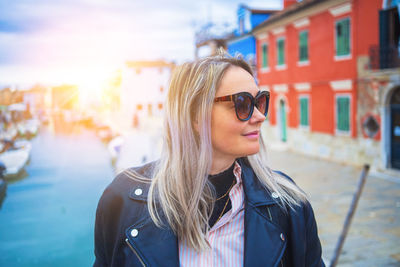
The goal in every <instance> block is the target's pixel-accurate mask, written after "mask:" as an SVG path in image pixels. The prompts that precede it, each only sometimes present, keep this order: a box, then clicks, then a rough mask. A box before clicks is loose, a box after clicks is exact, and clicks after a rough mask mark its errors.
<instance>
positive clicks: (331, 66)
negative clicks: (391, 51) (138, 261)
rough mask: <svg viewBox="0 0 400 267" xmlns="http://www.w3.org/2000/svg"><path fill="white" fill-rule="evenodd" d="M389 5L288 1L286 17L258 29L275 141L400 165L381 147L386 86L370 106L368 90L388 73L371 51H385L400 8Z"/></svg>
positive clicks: (347, 158)
mask: <svg viewBox="0 0 400 267" xmlns="http://www.w3.org/2000/svg"><path fill="white" fill-rule="evenodd" d="M384 2H385V3H386V5H387V6H384V5H383V1H382V0H368V1H365V0H304V1H301V2H296V1H288V0H284V9H283V10H282V11H281V12H278V13H276V14H274V15H273V16H271V17H270V18H269V19H267V20H266V21H264V22H263V23H262V24H260V25H259V26H258V27H256V28H255V29H254V30H253V34H254V36H255V37H256V47H257V50H256V51H257V52H256V53H257V72H258V81H259V85H260V87H261V88H264V89H266V90H269V91H270V92H271V99H270V110H269V115H268V120H269V125H268V126H267V127H265V131H266V138H267V143H268V142H276V141H277V142H280V143H281V144H282V145H284V146H288V147H289V148H291V149H294V150H297V151H299V152H302V153H305V154H310V155H316V156H319V157H323V158H329V159H333V160H337V161H342V162H352V163H355V164H363V163H370V164H372V165H373V167H376V168H378V169H385V168H391V167H392V168H400V165H399V166H398V167H396V166H392V165H391V164H390V159H388V155H387V151H386V150H387V147H386V148H383V143H382V142H381V141H382V140H381V136H382V135H383V133H382V131H383V129H384V128H383V126H382V125H381V121H382V120H381V118H382V116H384V114H382V112H381V110H382V107H381V104H380V103H381V102H382V101H383V100H382V101H380V99H379V95H380V93H379V89H378V91H377V92H376V94H377V96H376V99H374V96H373V95H372V96H371V97H372V98H373V101H372V102H371V101H370V102H367V103H366V102H365V98H367V97H368V96H367V95H365V91H366V90H367V89H368V88H370V87H371V86H373V83H374V82H376V78H373V77H372V76H374V75H375V76H376V75H378V74H377V73H382V70H380V68H379V67H378V70H373V68H372V63H373V62H372V61H373V59H372V56H371V51H372V50H371V49H372V48H373V47H379V45H381V47H380V48H379V49H381V50H380V51H382V48H383V47H382V44H383V41H382V40H383V39H384V37H385V36H384V35H382V23H383V17H384V16H383V15H382V13H385V10H387V9H390V8H392V7H391V6H390V1H384ZM382 7H383V9H382ZM396 9H397V8H396ZM380 14H381V15H380ZM380 18H381V19H380ZM393 23H394V24H395V26H396V27H398V26H397V25H398V23H399V19H398V17H397V21H393ZM380 25H381V26H380ZM380 27H381V31H380ZM392 28H393V27H392ZM397 34H398V33H397ZM397 40H398V36H397ZM396 45H397V44H396ZM378 54H379V53H378ZM381 54H382V53H381ZM395 56H396V57H398V53H397V54H396V55H395ZM378 60H379V59H378ZM398 66H399V65H394V66H392V67H391V70H392V71H393V73H394V75H391V78H390V79H392V80H393V79H394V80H396V81H398V80H399V76H400V75H399V69H398ZM378 76H379V75H378ZM379 77H381V80H380V82H382V83H384V82H385V78H382V75H380V76H379ZM388 79H389V78H388ZM397 83H398V84H400V81H398V82H397ZM394 84H396V82H395V83H394ZM393 86H394V85H393ZM393 86H392V87H393ZM360 90H361V91H360ZM381 90H391V88H383V87H382V88H381ZM372 94H373V93H372ZM360 95H362V98H360ZM382 95H383V93H382ZM366 105H369V106H366ZM366 133H367V134H366ZM399 152H400V150H399ZM393 154H394V153H392V155H393Z"/></svg>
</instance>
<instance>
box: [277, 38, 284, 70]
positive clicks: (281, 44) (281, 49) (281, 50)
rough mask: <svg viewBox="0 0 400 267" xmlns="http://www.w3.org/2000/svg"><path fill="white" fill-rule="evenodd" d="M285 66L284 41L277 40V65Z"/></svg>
mask: <svg viewBox="0 0 400 267" xmlns="http://www.w3.org/2000/svg"><path fill="white" fill-rule="evenodd" d="M283 64H285V40H284V39H279V40H278V65H283Z"/></svg>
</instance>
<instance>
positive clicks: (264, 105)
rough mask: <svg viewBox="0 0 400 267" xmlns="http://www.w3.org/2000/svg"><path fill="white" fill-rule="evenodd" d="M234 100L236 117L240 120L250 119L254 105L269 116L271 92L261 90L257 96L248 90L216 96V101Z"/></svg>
mask: <svg viewBox="0 0 400 267" xmlns="http://www.w3.org/2000/svg"><path fill="white" fill-rule="evenodd" d="M225 101H233V102H234V103H235V111H236V117H237V118H238V119H239V120H240V121H248V120H249V119H250V118H251V116H252V115H253V111H254V106H256V108H257V109H258V111H260V112H261V113H262V114H264V116H267V113H268V105H269V92H268V91H259V92H258V93H257V95H256V97H253V96H252V95H251V94H250V93H248V92H240V93H236V94H233V95H226V96H220V97H216V98H215V99H214V102H225Z"/></svg>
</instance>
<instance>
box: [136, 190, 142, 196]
mask: <svg viewBox="0 0 400 267" xmlns="http://www.w3.org/2000/svg"><path fill="white" fill-rule="evenodd" d="M142 193H143V190H142V189H140V188H138V189H136V190H135V195H137V196H140V195H141V194H142Z"/></svg>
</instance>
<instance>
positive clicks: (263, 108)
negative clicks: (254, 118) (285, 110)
mask: <svg viewBox="0 0 400 267" xmlns="http://www.w3.org/2000/svg"><path fill="white" fill-rule="evenodd" d="M256 107H257V109H258V111H260V112H261V113H262V114H264V115H265V116H266V115H267V112H268V97H267V95H266V94H261V95H259V96H258V97H257V99H256Z"/></svg>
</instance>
